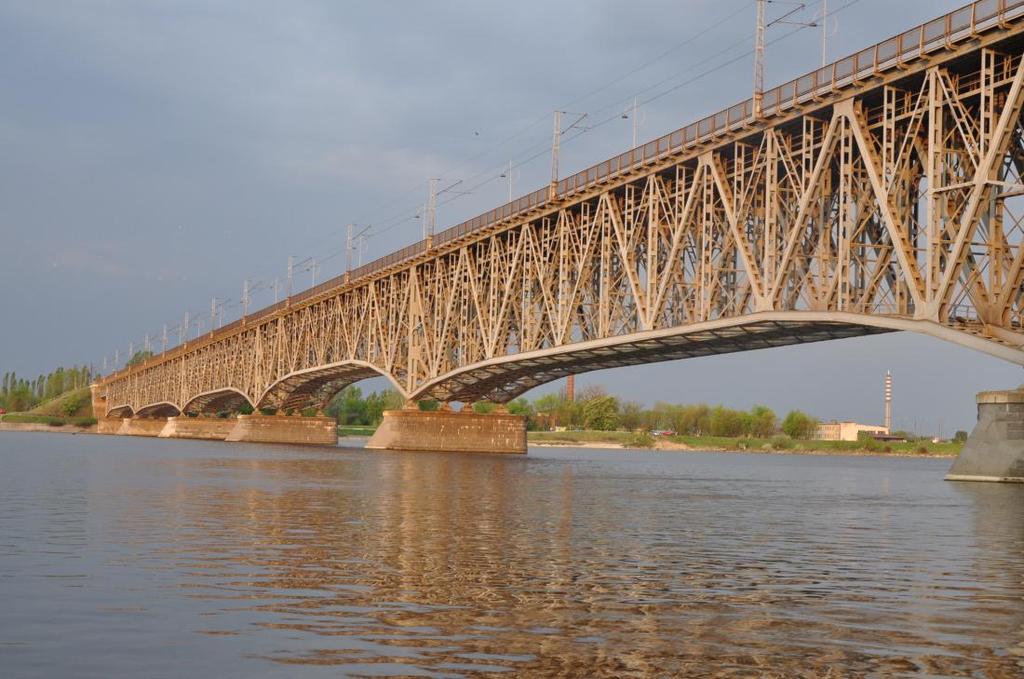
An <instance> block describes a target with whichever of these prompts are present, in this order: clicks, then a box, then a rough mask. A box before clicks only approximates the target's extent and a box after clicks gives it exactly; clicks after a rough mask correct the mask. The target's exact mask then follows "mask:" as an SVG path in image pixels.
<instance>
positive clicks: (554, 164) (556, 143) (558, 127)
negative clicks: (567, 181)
mask: <svg viewBox="0 0 1024 679" xmlns="http://www.w3.org/2000/svg"><path fill="white" fill-rule="evenodd" d="M561 142H562V111H555V127H554V130H553V131H552V133H551V197H552V198H554V197H555V193H557V191H558V151H559V147H560V146H561Z"/></svg>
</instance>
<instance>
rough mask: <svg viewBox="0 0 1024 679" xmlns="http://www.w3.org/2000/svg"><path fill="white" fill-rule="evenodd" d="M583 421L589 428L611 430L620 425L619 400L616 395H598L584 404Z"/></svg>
mask: <svg viewBox="0 0 1024 679" xmlns="http://www.w3.org/2000/svg"><path fill="white" fill-rule="evenodd" d="M583 423H584V425H585V426H586V428H587V429H594V430H597V431H611V430H613V429H615V428H616V427H618V426H619V402H618V400H617V399H616V398H615V397H614V396H598V397H596V398H591V399H589V400H587V401H586V402H585V403H584V404H583Z"/></svg>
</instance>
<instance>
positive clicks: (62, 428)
mask: <svg viewBox="0 0 1024 679" xmlns="http://www.w3.org/2000/svg"><path fill="white" fill-rule="evenodd" d="M0 431H40V432H46V433H50V434H52V433H58V434H95V433H96V425H95V424H87V425H79V424H41V423H39V422H0Z"/></svg>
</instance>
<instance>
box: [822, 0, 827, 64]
mask: <svg viewBox="0 0 1024 679" xmlns="http://www.w3.org/2000/svg"><path fill="white" fill-rule="evenodd" d="M827 41H828V0H821V67H822V68H825V65H826V64H827V63H828V49H827V48H826V43H827Z"/></svg>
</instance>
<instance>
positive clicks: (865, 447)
mask: <svg viewBox="0 0 1024 679" xmlns="http://www.w3.org/2000/svg"><path fill="white" fill-rule="evenodd" d="M527 437H528V439H529V441H530V442H531V443H547V444H565V445H573V444H584V445H585V444H592V443H599V444H619V445H621V446H623V447H626V448H647V447H651V446H650V445H644V444H646V443H647V442H646V441H644V440H643V437H641V436H638V435H637V434H634V433H631V432H625V431H531V432H529V434H528V435H527ZM659 441H664V442H668V443H671V444H677V445H682V446H685V447H686V448H689V449H693V450H724V451H750V452H762V451H763V452H782V453H785V452H794V453H837V454H842V453H851V454H879V455H944V456H949V457H954V456H956V455H958V454H959V453H960V448H961V446H962V444H960V443H956V442H949V443H932V442H930V441H911V442H907V443H900V442H885V443H883V442H877V441H870V442H862V441H813V440H806V441H805V440H799V439H790V438H786V437H781V436H780V437H775V438H772V439H759V438H727V437H719V436H665V437H658V438H655V439H653V440H652V442H653V443H655V444H656V442H659Z"/></svg>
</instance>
